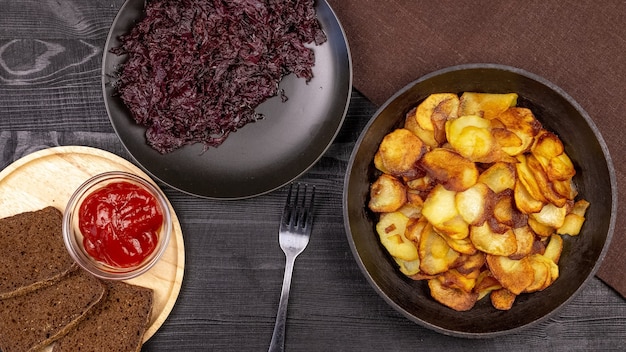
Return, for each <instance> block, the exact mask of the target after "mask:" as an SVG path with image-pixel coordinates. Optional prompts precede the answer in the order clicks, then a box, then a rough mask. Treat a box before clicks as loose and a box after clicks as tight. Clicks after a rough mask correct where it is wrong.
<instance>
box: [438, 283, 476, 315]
mask: <svg viewBox="0 0 626 352" xmlns="http://www.w3.org/2000/svg"><path fill="white" fill-rule="evenodd" d="M428 287H429V288H430V295H431V296H432V297H433V298H434V299H435V300H436V301H437V302H439V303H441V304H443V305H444V306H446V307H449V308H452V309H454V310H456V311H459V312H463V311H468V310H470V309H472V307H474V305H475V304H476V301H477V300H478V294H477V293H474V292H465V291H463V290H461V289H458V288H451V287H447V286H445V285H444V284H443V283H441V281H440V280H439V279H438V278H436V279H431V280H428Z"/></svg>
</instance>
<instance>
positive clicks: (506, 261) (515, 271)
mask: <svg viewBox="0 0 626 352" xmlns="http://www.w3.org/2000/svg"><path fill="white" fill-rule="evenodd" d="M487 265H488V266H489V270H491V273H492V274H493V276H494V277H495V278H496V280H498V282H500V284H501V285H502V287H504V288H506V289H507V290H509V291H511V292H512V293H513V294H516V295H519V294H520V293H522V292H523V291H524V290H525V289H526V287H528V286H530V284H532V282H533V281H534V278H535V271H534V270H533V268H532V266H531V265H530V260H529V259H528V257H524V258H521V259H519V260H514V259H510V258H508V257H506V256H501V255H491V254H487Z"/></svg>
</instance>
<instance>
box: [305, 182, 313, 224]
mask: <svg viewBox="0 0 626 352" xmlns="http://www.w3.org/2000/svg"><path fill="white" fill-rule="evenodd" d="M306 188H307V187H306V185H305V188H304V192H305V193H304V197H303V200H302V201H303V203H302V207H303V210H304V211H303V214H304V216H305V221H304V224H303V225H302V226H303V228H305V229H307V228H309V227H311V225H312V224H313V204H314V202H315V185H312V186H311V192H310V196H309V202H308V203H307V204H305V203H304V200H305V198H306V195H307V189H306Z"/></svg>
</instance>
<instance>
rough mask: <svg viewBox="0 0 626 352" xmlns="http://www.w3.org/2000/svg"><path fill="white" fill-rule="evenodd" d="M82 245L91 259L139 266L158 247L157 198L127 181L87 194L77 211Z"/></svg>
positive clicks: (159, 217) (160, 221)
mask: <svg viewBox="0 0 626 352" xmlns="http://www.w3.org/2000/svg"><path fill="white" fill-rule="evenodd" d="M78 223H79V229H80V231H81V233H82V234H83V245H84V248H85V250H86V251H87V253H88V254H89V255H90V256H92V257H93V258H94V259H96V260H98V261H100V262H103V263H105V264H107V265H110V266H114V267H120V268H127V267H131V266H135V265H137V264H140V263H141V262H142V261H143V260H144V259H145V258H146V257H148V256H149V255H150V254H151V253H152V252H153V251H154V250H155V248H156V247H157V243H158V240H159V231H160V229H161V226H162V224H163V212H162V210H161V208H160V206H159V204H158V201H157V199H156V198H155V197H154V196H153V195H152V194H151V193H150V192H148V191H147V190H145V189H143V188H142V187H140V186H138V185H136V184H133V183H131V182H126V181H116V182H113V183H109V184H108V185H106V186H104V187H103V188H99V189H97V190H96V191H94V192H93V193H91V194H89V195H88V196H87V197H86V198H85V199H84V200H83V202H82V204H81V205H80V208H79V212H78Z"/></svg>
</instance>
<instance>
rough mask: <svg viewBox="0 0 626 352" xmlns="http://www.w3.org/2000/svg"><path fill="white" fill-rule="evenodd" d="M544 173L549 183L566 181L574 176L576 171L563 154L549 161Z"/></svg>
mask: <svg viewBox="0 0 626 352" xmlns="http://www.w3.org/2000/svg"><path fill="white" fill-rule="evenodd" d="M546 173H547V175H548V177H549V178H550V180H551V181H557V180H558V181H567V180H569V179H571V178H572V177H574V175H576V169H575V168H574V164H573V163H572V160H571V159H570V158H569V156H568V155H567V154H565V153H563V154H561V155H558V156H555V157H553V158H551V159H550V162H549V163H548V168H547V169H546Z"/></svg>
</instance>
